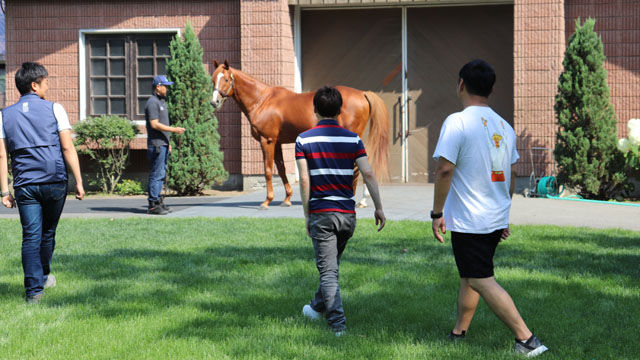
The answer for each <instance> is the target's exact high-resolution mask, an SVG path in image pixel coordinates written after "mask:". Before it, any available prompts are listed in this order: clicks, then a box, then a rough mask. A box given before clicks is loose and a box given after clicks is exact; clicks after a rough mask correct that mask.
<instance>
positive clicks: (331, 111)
mask: <svg viewBox="0 0 640 360" xmlns="http://www.w3.org/2000/svg"><path fill="white" fill-rule="evenodd" d="M341 107H342V95H340V92H339V91H338V90H337V89H336V88H334V87H331V86H325V87H322V88H320V89H318V91H316V94H315V95H314V96H313V109H314V111H315V112H317V113H318V114H320V116H324V117H331V118H332V117H336V116H337V115H338V114H340V108H341Z"/></svg>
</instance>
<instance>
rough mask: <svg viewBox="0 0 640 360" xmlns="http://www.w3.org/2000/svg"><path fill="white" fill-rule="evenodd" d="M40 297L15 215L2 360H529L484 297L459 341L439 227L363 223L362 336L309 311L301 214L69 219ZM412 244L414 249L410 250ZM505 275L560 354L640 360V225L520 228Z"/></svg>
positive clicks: (499, 265) (351, 324)
mask: <svg viewBox="0 0 640 360" xmlns="http://www.w3.org/2000/svg"><path fill="white" fill-rule="evenodd" d="M58 229H59V230H58V236H57V242H58V243H57V248H56V253H55V256H54V263H53V273H54V274H55V275H56V277H57V279H58V286H57V287H55V288H52V289H49V290H47V291H46V296H45V297H44V299H43V300H42V301H41V303H40V305H37V306H27V305H26V304H25V303H24V298H23V295H24V289H23V286H22V268H21V263H20V242H21V241H20V234H21V228H20V225H19V223H18V221H15V220H1V221H0V239H2V242H1V243H0V251H1V253H2V255H3V256H2V261H0V359H30V358H46V359H227V358H228V359H231V358H250V359H276V358H279V359H293V358H297V359H340V358H343V359H390V358H394V359H413V358H416V359H417V358H421V359H461V358H464V359H513V358H516V356H515V355H513V354H511V353H510V349H511V346H512V342H513V338H512V336H511V334H510V332H509V331H508V329H507V328H506V327H505V326H503V325H502V324H501V323H500V322H499V320H497V318H496V317H495V316H494V315H493V314H492V313H491V312H490V311H489V309H488V308H487V306H486V305H485V304H484V303H482V302H481V304H480V306H479V308H478V311H477V313H476V316H475V318H474V321H473V323H472V326H471V328H470V329H469V334H468V336H467V340H466V342H464V343H461V344H450V343H448V342H447V341H445V340H444V339H445V336H446V334H447V333H448V332H449V330H451V328H452V326H453V324H454V321H455V311H456V305H455V298H456V292H457V286H458V278H457V271H456V268H455V264H454V260H453V256H452V255H451V249H450V245H449V243H448V242H449V238H448V237H447V244H445V245H441V244H439V243H437V242H436V241H435V240H434V239H433V237H432V235H431V229H430V224H428V223H421V222H411V221H403V222H395V221H394V222H390V223H389V224H388V225H387V228H385V230H384V231H383V232H382V233H376V232H375V226H374V224H373V223H372V221H360V222H359V226H358V229H357V230H356V233H355V236H354V238H353V239H352V240H351V242H350V243H349V245H348V247H347V250H346V252H345V255H344V257H343V261H342V265H341V274H340V275H341V279H340V282H341V283H340V285H341V291H342V296H343V301H344V305H345V312H346V315H347V326H348V335H347V336H344V337H342V338H336V337H334V336H333V335H332V333H331V332H330V331H329V330H328V329H327V327H326V325H325V323H324V322H312V321H309V320H307V319H304V318H303V317H302V315H301V308H302V306H303V305H304V304H305V303H307V302H308V301H309V300H310V298H311V296H312V294H313V291H314V290H315V288H316V286H317V281H318V280H317V278H318V275H317V270H316V269H315V265H314V261H313V249H312V246H311V241H310V240H309V239H308V238H306V235H305V232H304V230H303V221H302V220H300V219H294V220H292V219H277V220H265V219H186V220H185V219H125V220H119V219H116V220H113V221H110V220H109V219H97V220H81V219H64V220H62V221H61V223H60V226H59V228H58ZM404 249H406V251H403V250H404ZM496 278H497V279H498V282H500V283H501V284H502V286H503V287H504V288H506V289H507V291H508V292H509V293H510V294H511V295H512V297H513V298H514V300H515V302H516V305H517V306H518V308H519V309H520V311H521V313H522V315H523V317H524V319H525V321H526V322H527V324H528V325H529V327H530V328H531V329H532V330H533V331H534V332H535V333H536V334H537V335H538V336H539V337H540V338H541V339H542V340H543V342H544V343H545V344H546V345H547V346H548V347H549V348H550V352H548V353H547V354H545V355H543V357H542V358H549V359H550V358H554V359H634V358H635V359H637V358H638V356H639V354H640V342H639V341H638V339H637V337H638V329H639V328H640V327H639V326H638V319H640V284H639V283H640V233H638V232H630V231H616V230H606V231H600V230H589V229H581V228H561V227H551V226H545V227H543V226H517V227H514V228H513V235H512V237H511V238H509V239H508V240H507V241H506V242H504V243H503V244H502V245H500V246H499V247H498V251H497V254H496Z"/></svg>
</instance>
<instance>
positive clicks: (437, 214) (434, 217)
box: [431, 210, 442, 219]
mask: <svg viewBox="0 0 640 360" xmlns="http://www.w3.org/2000/svg"><path fill="white" fill-rule="evenodd" d="M441 217H442V212H439V213H434V212H433V210H431V218H432V219H440V218H441Z"/></svg>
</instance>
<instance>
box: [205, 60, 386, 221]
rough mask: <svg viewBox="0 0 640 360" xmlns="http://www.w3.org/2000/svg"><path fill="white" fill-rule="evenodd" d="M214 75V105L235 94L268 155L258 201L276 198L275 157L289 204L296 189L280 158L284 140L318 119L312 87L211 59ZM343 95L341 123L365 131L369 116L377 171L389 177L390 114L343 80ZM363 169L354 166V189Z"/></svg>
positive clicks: (371, 95) (264, 205)
mask: <svg viewBox="0 0 640 360" xmlns="http://www.w3.org/2000/svg"><path fill="white" fill-rule="evenodd" d="M213 65H214V67H215V71H214V72H213V75H212V76H211V81H212V82H213V86H214V91H213V97H212V99H211V105H213V107H214V109H215V110H217V109H219V108H220V107H221V106H222V104H223V103H224V101H225V100H226V99H227V98H228V97H232V98H233V99H234V100H235V101H236V102H237V103H238V105H239V106H240V109H241V110H242V112H243V113H244V114H245V115H246V116H247V118H248V119H249V122H250V123H251V135H252V136H253V137H254V138H255V139H256V140H258V141H259V142H260V146H261V147H262V155H263V159H264V170H265V179H266V182H267V199H266V200H265V201H264V202H263V203H262V204H261V205H260V206H261V207H262V208H263V209H267V208H268V207H269V204H270V203H271V201H272V200H273V197H274V194H273V184H272V177H273V163H274V161H275V164H276V167H277V169H278V173H279V174H280V178H281V179H282V183H283V184H284V188H285V191H286V197H285V199H284V202H283V203H282V205H284V206H290V205H291V195H292V193H293V191H292V190H291V186H290V185H289V181H288V179H287V175H286V172H285V167H284V161H283V158H282V144H289V143H294V142H295V141H296V138H297V137H298V134H300V133H301V132H303V131H306V130H308V129H310V128H312V127H314V126H315V125H316V123H317V121H318V119H317V117H316V116H315V113H314V111H313V95H314V93H313V92H307V93H302V94H298V93H294V92H292V91H290V90H287V89H285V88H283V87H279V86H276V87H273V86H269V85H267V84H265V83H263V82H261V81H259V80H257V79H254V78H252V77H250V76H249V75H247V74H245V73H243V72H242V71H240V70H238V69H234V68H232V67H230V66H229V63H228V62H227V61H225V62H224V64H218V62H217V61H214V63H213ZM336 89H338V91H339V92H340V94H341V95H342V108H340V115H339V116H338V123H339V124H340V125H341V126H342V127H344V128H346V129H349V130H351V131H353V132H355V133H357V134H358V135H360V136H361V137H362V133H363V132H364V130H365V127H366V125H367V122H368V121H369V120H370V125H369V138H368V140H367V150H368V151H369V155H371V158H372V167H373V169H374V170H375V171H376V174H377V175H378V176H379V177H383V178H386V177H387V153H388V147H389V116H388V114H387V109H386V107H385V105H384V103H383V102H382V99H380V97H378V95H376V94H374V93H373V92H370V91H361V90H357V89H353V88H349V87H345V86H337V87H336ZM358 174H359V171H357V168H356V169H355V172H354V178H353V179H354V182H353V190H354V194H355V189H356V183H357V178H358Z"/></svg>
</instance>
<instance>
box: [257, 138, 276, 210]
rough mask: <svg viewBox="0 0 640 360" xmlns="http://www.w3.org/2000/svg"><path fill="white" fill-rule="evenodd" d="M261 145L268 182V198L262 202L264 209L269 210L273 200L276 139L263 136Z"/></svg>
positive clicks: (265, 176) (261, 206)
mask: <svg viewBox="0 0 640 360" xmlns="http://www.w3.org/2000/svg"><path fill="white" fill-rule="evenodd" d="M260 145H261V147H262V158H263V160H264V179H265V180H266V182H267V199H266V200H265V201H264V202H263V203H262V204H260V208H261V209H262V210H267V209H268V208H269V204H271V202H272V201H273V198H274V194H273V155H274V150H275V145H276V144H275V141H272V140H269V139H266V138H261V139H260Z"/></svg>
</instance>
